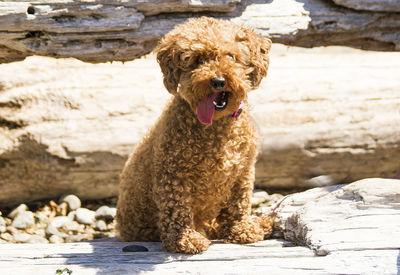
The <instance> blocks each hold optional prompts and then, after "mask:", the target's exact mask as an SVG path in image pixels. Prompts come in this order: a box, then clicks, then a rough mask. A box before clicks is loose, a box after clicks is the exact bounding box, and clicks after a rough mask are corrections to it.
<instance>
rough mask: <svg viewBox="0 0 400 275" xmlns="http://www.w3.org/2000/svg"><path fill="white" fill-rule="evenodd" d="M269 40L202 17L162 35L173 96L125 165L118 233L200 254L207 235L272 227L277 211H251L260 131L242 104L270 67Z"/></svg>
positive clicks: (161, 55) (233, 237)
mask: <svg viewBox="0 0 400 275" xmlns="http://www.w3.org/2000/svg"><path fill="white" fill-rule="evenodd" d="M270 47H271V42H270V40H268V39H265V38H262V37H260V36H258V35H256V34H255V33H254V32H253V31H252V30H250V29H247V28H244V27H242V26H238V25H234V24H233V23H231V22H229V21H222V20H217V19H211V18H206V17H202V18H199V19H190V20H188V21H187V22H186V23H184V24H182V25H179V26H177V27H176V28H175V29H173V30H172V31H171V32H170V33H168V34H167V35H166V36H165V37H164V38H163V39H162V40H161V43H160V44H159V46H158V47H157V49H156V52H157V60H158V62H159V64H160V66H161V70H162V72H163V74H164V84H165V86H166V88H167V89H168V91H169V92H170V93H171V94H172V95H174V96H173V98H172V100H171V101H170V103H169V104H168V106H167V108H166V109H165V110H164V112H163V114H162V115H161V117H160V118H159V120H158V122H157V123H156V125H155V126H154V127H153V128H152V130H151V131H150V132H149V133H148V135H147V136H146V137H145V138H144V140H143V141H142V142H141V143H140V144H139V145H138V147H137V148H136V150H135V152H134V153H133V154H132V155H131V156H130V158H129V160H128V162H127V163H126V165H125V168H124V170H123V172H122V175H121V183H120V189H119V200H118V213H117V222H118V230H119V234H120V238H121V239H122V240H124V241H159V240H161V241H162V244H163V247H164V248H165V249H166V250H168V251H171V252H183V253H199V252H202V251H204V250H206V249H207V248H208V247H209V245H210V241H209V239H223V240H224V241H226V242H232V243H252V242H256V241H259V240H263V239H264V237H265V236H267V235H269V234H271V231H272V223H273V218H271V217H255V216H251V213H250V212H251V203H250V199H251V196H252V191H253V182H254V169H255V168H254V164H255V158H256V143H257V137H256V131H255V127H254V125H253V124H252V122H251V118H250V115H249V113H248V107H247V104H246V97H247V93H248V92H249V91H250V90H252V89H255V88H256V87H258V85H259V84H260V81H261V79H262V78H263V77H264V76H266V74H267V69H268V62H269V58H268V55H267V54H268V52H269V49H270Z"/></svg>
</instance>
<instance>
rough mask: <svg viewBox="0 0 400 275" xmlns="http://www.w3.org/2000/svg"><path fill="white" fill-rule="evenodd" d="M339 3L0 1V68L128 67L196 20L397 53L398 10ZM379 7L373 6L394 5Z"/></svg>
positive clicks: (282, 39)
mask: <svg viewBox="0 0 400 275" xmlns="http://www.w3.org/2000/svg"><path fill="white" fill-rule="evenodd" d="M342 2H343V1H339V3H338V4H339V5H335V4H334V3H333V2H330V1H324V0H301V1H295V0H284V1H271V2H266V3H260V2H259V1H256V0H242V1H240V0H219V1H189V0H180V1H161V0H152V1H137V0H128V1H119V0H114V1H103V0H94V1H69V0H59V1H55V0H53V1H51V0H49V1H47V0H46V1H0V37H1V39H0V63H5V62H12V61H17V60H22V59H24V58H25V57H27V56H30V55H42V56H51V57H74V58H77V59H80V60H83V61H86V62H91V63H99V62H106V61H129V60H133V59H135V58H138V57H140V56H143V55H145V54H147V53H149V52H151V51H152V49H153V48H154V47H155V45H156V43H157V41H158V39H159V38H160V37H162V36H163V35H164V34H166V33H167V32H168V31H169V30H171V29H172V28H173V27H174V26H175V25H176V24H179V23H182V22H183V21H185V20H186V19H187V18H189V17H193V16H202V15H206V16H214V17H219V18H224V19H228V20H232V21H234V22H238V23H244V24H246V25H248V26H250V27H253V28H255V29H256V30H257V31H258V32H259V33H260V34H262V35H264V36H269V37H271V38H272V39H273V41H274V42H279V43H285V44H289V45H299V46H305V47H314V46H326V45H346V46H351V47H357V48H363V49H372V50H384V51H397V50H399V49H400V46H399V45H400V36H399V30H400V14H399V12H398V10H396V9H392V8H390V9H389V10H382V9H378V10H375V11H374V12H370V11H363V10H356V9H353V6H354V5H353V4H356V5H361V6H362V7H365V6H367V5H366V4H365V3H364V4H363V1H344V2H346V3H342ZM386 2H387V3H386ZM386 2H385V5H383V4H382V3H381V6H384V7H386V6H390V5H395V6H396V5H397V4H396V3H393V1H386ZM341 5H342V6H341ZM344 6H346V7H344ZM347 6H349V7H347ZM390 7H391V6H390Z"/></svg>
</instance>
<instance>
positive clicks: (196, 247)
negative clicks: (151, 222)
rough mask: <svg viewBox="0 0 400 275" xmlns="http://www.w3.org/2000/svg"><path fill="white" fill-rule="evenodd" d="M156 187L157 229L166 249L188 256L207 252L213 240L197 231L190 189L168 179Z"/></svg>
mask: <svg viewBox="0 0 400 275" xmlns="http://www.w3.org/2000/svg"><path fill="white" fill-rule="evenodd" d="M157 187H158V188H157V190H155V192H156V197H157V198H159V200H158V201H157V204H158V208H159V215H160V217H159V224H158V226H159V230H160V237H161V241H162V245H163V247H164V249H166V250H168V251H170V252H181V253H188V254H195V253H200V252H202V251H204V250H206V249H207V248H208V247H209V246H210V241H209V240H208V239H207V238H206V237H204V236H203V235H202V234H200V233H199V232H197V231H196V230H195V229H194V221H193V212H192V209H191V199H190V198H191V196H190V190H185V189H186V188H185V187H184V186H183V185H182V184H181V183H180V182H179V181H175V180H166V181H165V182H163V183H162V184H159V185H158V186H157ZM157 193H160V194H157ZM161 193H162V195H161Z"/></svg>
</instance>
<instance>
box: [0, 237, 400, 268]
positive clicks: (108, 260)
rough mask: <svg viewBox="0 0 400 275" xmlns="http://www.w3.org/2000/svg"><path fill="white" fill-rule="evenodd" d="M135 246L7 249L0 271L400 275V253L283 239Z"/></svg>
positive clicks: (89, 244) (23, 246) (4, 246)
mask: <svg viewBox="0 0 400 275" xmlns="http://www.w3.org/2000/svg"><path fill="white" fill-rule="evenodd" d="M128 244H131V243H122V242H117V241H110V242H82V243H67V244H57V245H54V244H45V245H43V244H10V245H8V244H2V249H1V250H0V261H1V263H2V265H1V266H0V271H2V273H4V272H5V274H22V273H24V274H35V273H36V274H37V273H40V274H55V271H56V270H57V269H64V268H68V269H69V270H71V271H72V272H73V273H72V274H136V273H139V272H151V273H152V274H170V273H174V274H176V273H190V274H192V273H196V274H210V272H211V273H214V274H216V273H218V274H226V273H229V274H263V273H265V272H272V273H288V272H295V273H296V274H332V273H334V274H338V273H339V274H340V273H341V274H360V273H367V274H371V273H385V274H396V273H397V272H398V271H399V264H400V261H399V259H398V258H397V257H398V255H399V251H398V250H396V249H388V250H381V251H379V250H378V251H377V250H365V251H352V250H351V251H337V252H334V253H332V254H329V255H327V256H315V254H314V252H313V251H312V250H310V249H309V248H306V247H293V246H292V245H291V244H290V243H288V242H286V241H282V240H267V241H262V242H259V243H256V244H253V245H231V244H221V243H215V242H214V243H213V244H212V245H211V247H210V248H209V250H207V251H206V252H204V253H202V254H199V255H194V256H187V255H180V254H171V253H166V252H164V251H162V250H161V244H160V243H139V244H142V245H144V246H146V247H148V248H149V250H150V251H149V252H132V253H127V252H122V247H124V246H126V245H128Z"/></svg>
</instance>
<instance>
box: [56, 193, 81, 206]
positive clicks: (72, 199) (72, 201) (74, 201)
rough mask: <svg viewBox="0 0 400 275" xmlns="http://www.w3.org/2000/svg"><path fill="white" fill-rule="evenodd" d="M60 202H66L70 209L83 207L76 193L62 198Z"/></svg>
mask: <svg viewBox="0 0 400 275" xmlns="http://www.w3.org/2000/svg"><path fill="white" fill-rule="evenodd" d="M60 202H61V203H62V202H66V203H67V204H68V207H69V209H71V210H76V209H78V208H80V207H81V200H80V199H79V198H78V197H77V196H75V195H72V194H70V195H66V196H62V197H61V198H60Z"/></svg>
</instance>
